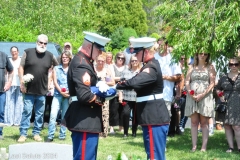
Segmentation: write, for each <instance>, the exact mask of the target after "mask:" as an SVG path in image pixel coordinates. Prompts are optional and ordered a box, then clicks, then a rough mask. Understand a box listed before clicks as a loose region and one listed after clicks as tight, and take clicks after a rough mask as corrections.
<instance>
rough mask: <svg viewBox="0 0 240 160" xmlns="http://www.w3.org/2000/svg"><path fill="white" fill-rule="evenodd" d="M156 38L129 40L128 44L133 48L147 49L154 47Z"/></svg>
mask: <svg viewBox="0 0 240 160" xmlns="http://www.w3.org/2000/svg"><path fill="white" fill-rule="evenodd" d="M154 42H156V38H150V37H142V38H134V39H130V43H131V45H132V46H133V48H148V47H151V46H153V45H154Z"/></svg>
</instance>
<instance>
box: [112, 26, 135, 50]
mask: <svg viewBox="0 0 240 160" xmlns="http://www.w3.org/2000/svg"><path fill="white" fill-rule="evenodd" d="M131 36H134V37H137V33H136V31H135V30H134V29H132V28H123V27H119V28H117V29H116V30H115V31H114V32H113V33H112V35H111V36H110V38H111V46H112V48H114V49H124V48H127V47H128V46H129V42H128V39H129V37H131Z"/></svg>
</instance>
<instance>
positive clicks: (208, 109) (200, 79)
mask: <svg viewBox="0 0 240 160" xmlns="http://www.w3.org/2000/svg"><path fill="white" fill-rule="evenodd" d="M208 70H209V68H208V69H206V70H196V69H195V68H194V69H193V71H192V73H191V76H190V89H191V90H194V93H195V94H201V93H203V92H204V91H205V90H206V89H207V88H208V86H209V82H210V76H209V71H208ZM195 112H196V113H199V114H201V115H203V116H205V117H214V100H213V94H212V91H211V92H209V93H208V94H207V95H205V97H204V98H203V99H202V100H201V101H199V102H196V101H195V100H194V99H193V98H192V97H191V96H190V95H189V94H187V97H186V106H185V116H191V115H192V114H193V113H195Z"/></svg>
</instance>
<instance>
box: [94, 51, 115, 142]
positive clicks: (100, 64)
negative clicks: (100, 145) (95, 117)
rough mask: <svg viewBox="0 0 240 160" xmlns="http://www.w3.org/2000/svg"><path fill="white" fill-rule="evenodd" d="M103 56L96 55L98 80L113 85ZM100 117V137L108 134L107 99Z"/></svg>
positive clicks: (111, 76)
mask: <svg viewBox="0 0 240 160" xmlns="http://www.w3.org/2000/svg"><path fill="white" fill-rule="evenodd" d="M105 59H106V58H105V56H103V55H102V54H101V55H99V56H98V57H97V62H96V67H95V71H96V73H97V76H98V78H99V80H101V81H104V82H106V84H107V85H108V86H114V85H115V81H114V76H113V75H112V72H111V71H110V69H108V68H104V66H105ZM102 119H103V132H102V133H100V137H103V138H106V137H107V135H108V126H109V101H105V102H104V105H103V106H102Z"/></svg>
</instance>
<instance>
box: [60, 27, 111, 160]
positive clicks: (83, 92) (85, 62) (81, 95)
mask: <svg viewBox="0 0 240 160" xmlns="http://www.w3.org/2000/svg"><path fill="white" fill-rule="evenodd" d="M83 33H84V34H86V35H85V37H84V41H83V44H82V47H81V49H80V51H79V52H78V54H77V55H75V56H74V58H73V59H72V61H71V64H70V66H69V69H68V87H69V94H70V96H71V97H70V101H71V104H70V105H69V108H68V110H67V112H66V114H65V117H64V120H63V122H62V123H63V125H65V126H66V127H67V128H68V129H69V130H70V131H71V132H72V135H71V137H72V143H73V159H74V160H89V159H91V160H94V159H96V158H97V147H98V139H99V133H100V132H102V130H103V127H102V126H103V124H102V106H103V104H104V99H103V98H100V97H98V96H97V95H95V94H93V93H92V92H91V89H90V87H91V86H95V85H96V83H97V80H98V78H97V74H96V72H95V71H94V67H93V60H95V59H96V57H97V56H98V55H99V54H101V53H102V50H104V46H105V45H106V43H108V42H109V41H110V39H108V38H105V37H102V36H100V35H98V34H96V33H91V32H83ZM99 88H100V87H99Z"/></svg>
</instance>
